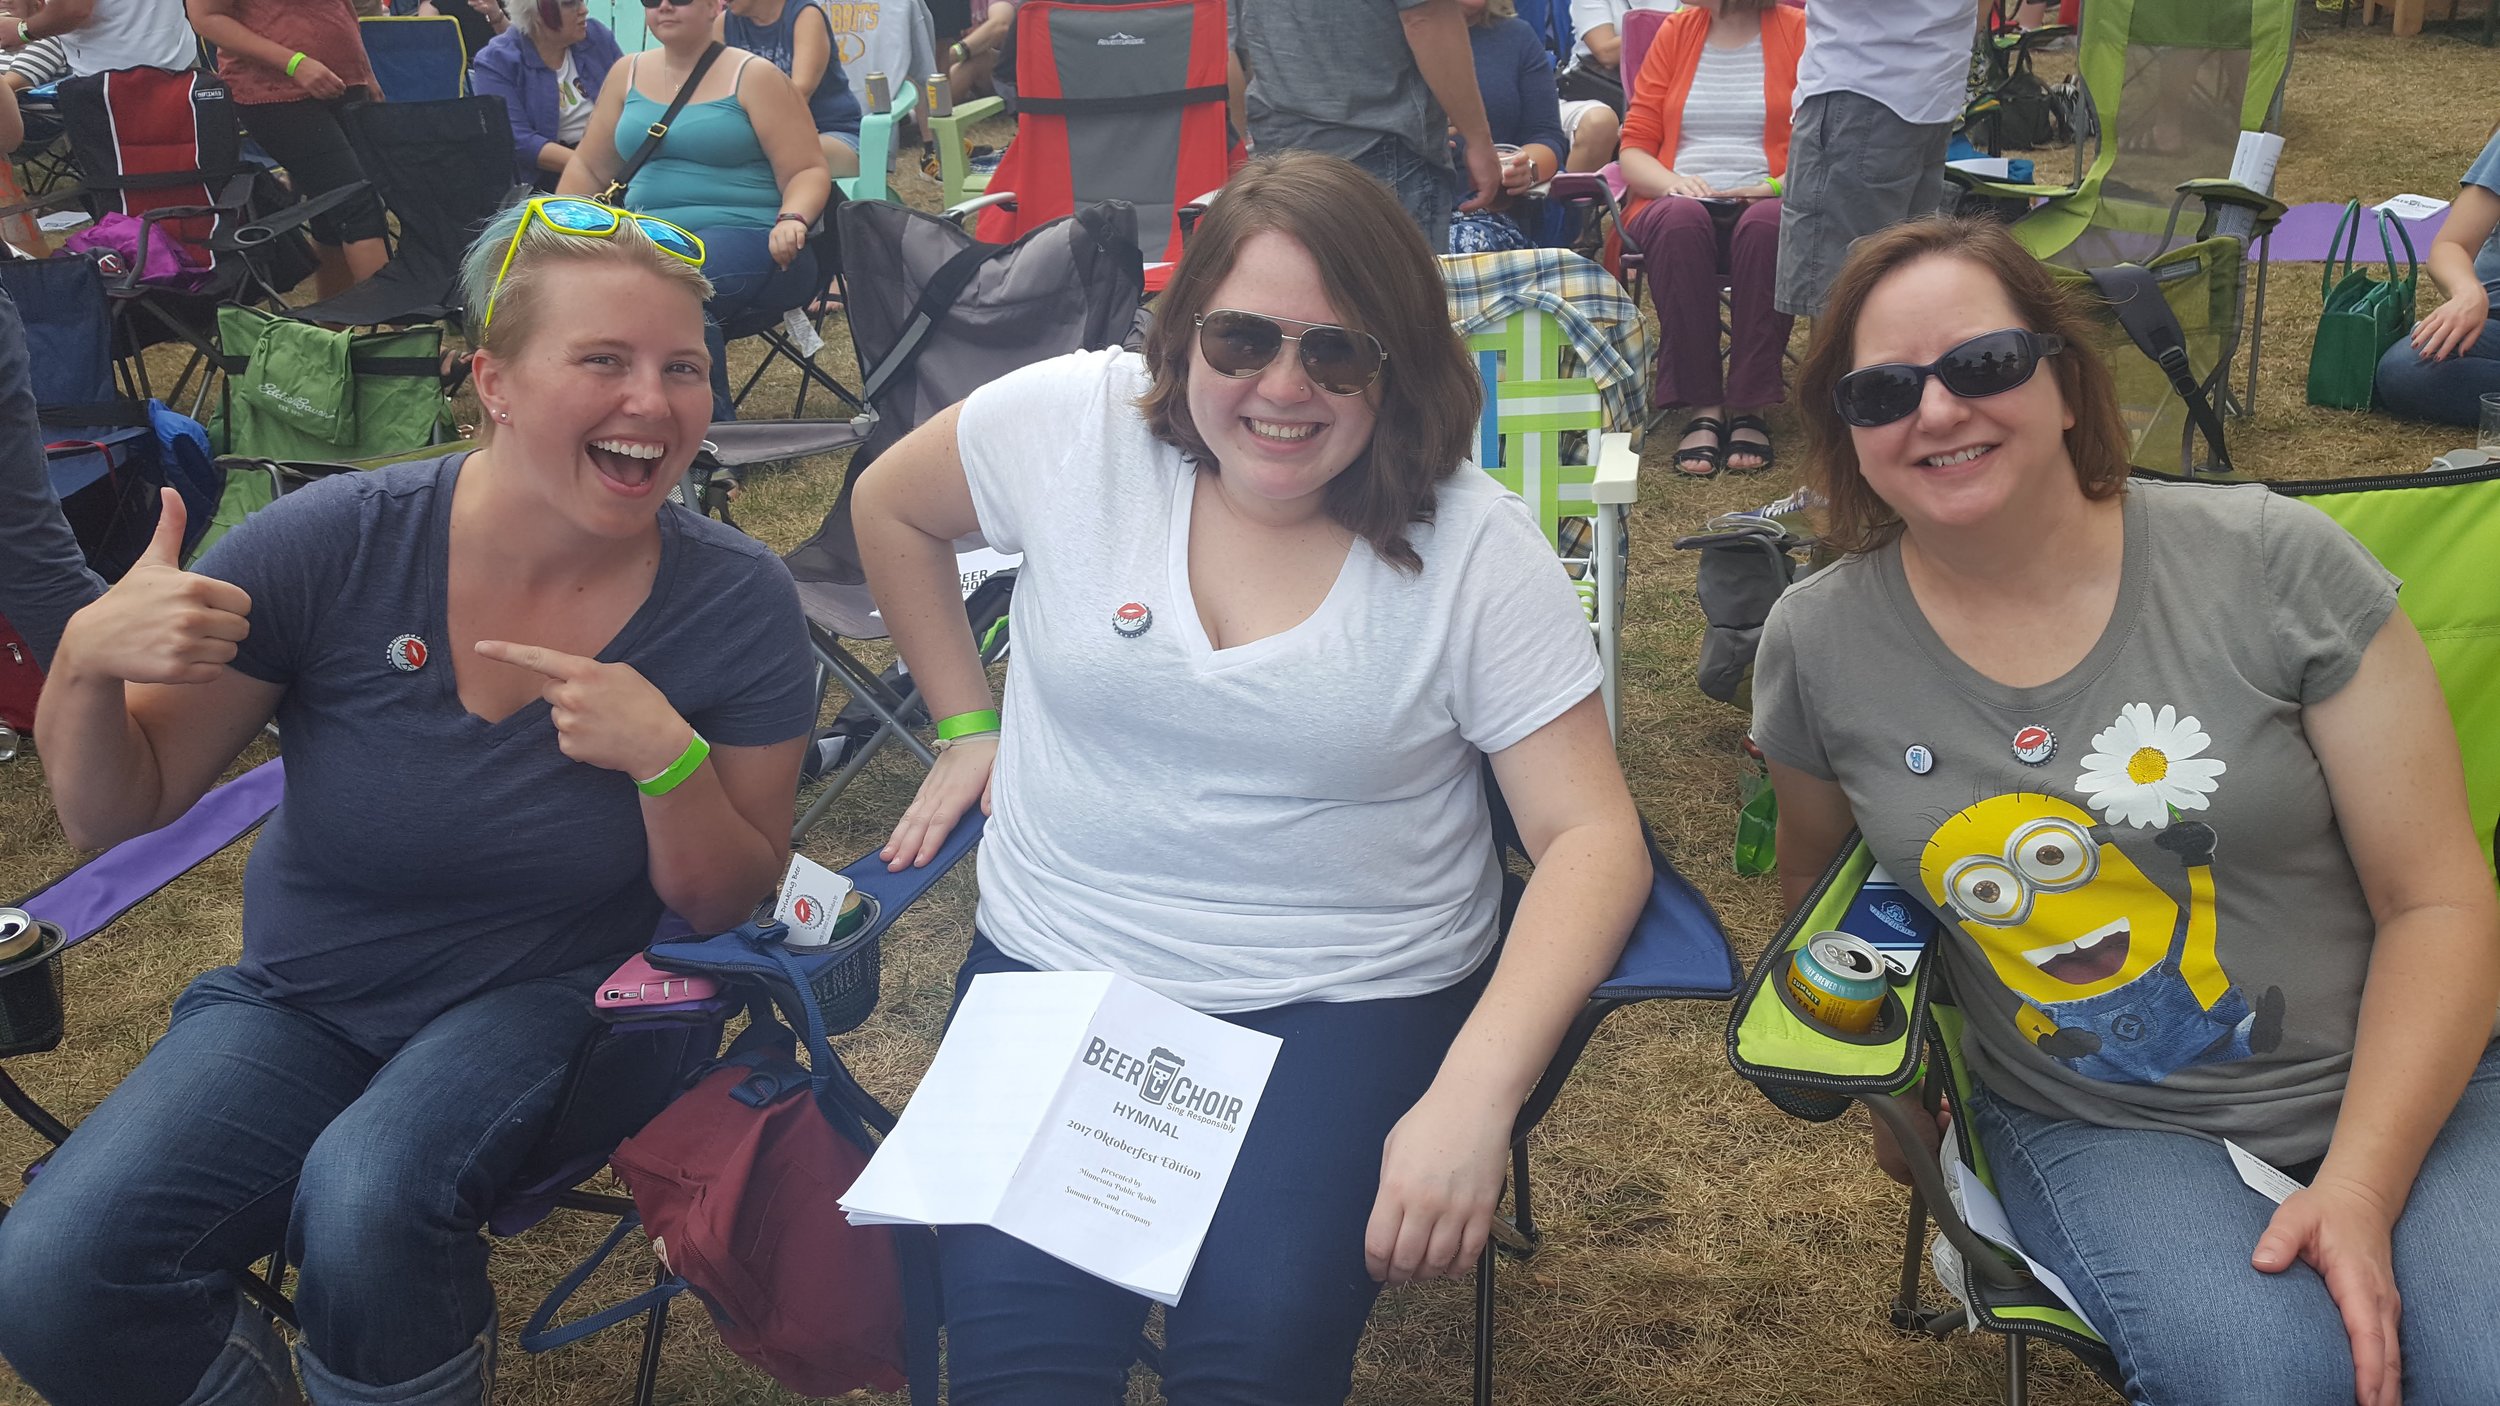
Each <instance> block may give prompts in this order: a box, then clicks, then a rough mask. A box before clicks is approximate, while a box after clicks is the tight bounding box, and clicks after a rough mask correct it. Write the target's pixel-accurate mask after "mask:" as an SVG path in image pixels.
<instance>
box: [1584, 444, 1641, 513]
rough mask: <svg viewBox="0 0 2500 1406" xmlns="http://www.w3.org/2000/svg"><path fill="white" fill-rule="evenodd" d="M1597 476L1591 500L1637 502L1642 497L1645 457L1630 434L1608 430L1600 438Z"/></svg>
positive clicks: (1591, 489) (1590, 494)
mask: <svg viewBox="0 0 2500 1406" xmlns="http://www.w3.org/2000/svg"><path fill="white" fill-rule="evenodd" d="M1595 467H1596V470H1597V472H1596V475H1595V476H1594V477H1593V478H1591V479H1590V480H1589V497H1590V498H1591V499H1593V500H1595V501H1597V502H1600V503H1637V502H1639V501H1640V497H1641V456H1640V452H1639V451H1638V450H1635V449H1634V448H1633V447H1632V436H1631V434H1630V433H1629V432H1628V431H1623V430H1606V431H1603V432H1601V433H1600V434H1599V435H1598V436H1597V463H1596V466H1595Z"/></svg>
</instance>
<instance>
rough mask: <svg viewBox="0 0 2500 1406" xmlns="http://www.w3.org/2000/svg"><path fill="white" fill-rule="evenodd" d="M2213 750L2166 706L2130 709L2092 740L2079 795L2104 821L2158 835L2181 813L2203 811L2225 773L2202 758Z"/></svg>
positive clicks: (2198, 730) (2200, 731)
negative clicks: (2124, 823) (2142, 829)
mask: <svg viewBox="0 0 2500 1406" xmlns="http://www.w3.org/2000/svg"><path fill="white" fill-rule="evenodd" d="M2212 745H2213V739H2212V738H2211V737H2208V736H2206V735H2205V730H2204V728H2202V727H2200V726H2198V725H2197V721H2196V719H2195V718H2194V717H2193V716H2185V715H2182V714H2181V713H2180V712H2179V710H2178V709H2177V708H2174V707H2172V706H2171V705H2169V704H2167V703H2164V704H2163V705H2161V711H2160V712H2159V713H2155V712H2154V711H2153V706H2152V705H2151V704H2149V703H2130V704H2128V705H2127V706H2125V707H2123V708H2121V709H2119V710H2118V720H2117V721H2116V722H2114V723H2111V724H2110V725H2109V726H2107V727H2105V728H2102V729H2101V730H2100V731H2099V732H2098V733H2096V734H2094V735H2093V738H2092V750H2091V751H2090V752H2089V753H2087V754H2086V755H2085V756H2084V759H2083V775H2082V776H2081V777H2079V778H2077V779H2076V781H2075V790H2076V791H2078V792H2080V793H2081V794H2082V795H2083V796H2084V798H2085V799H2086V800H2088V801H2090V802H2091V803H2092V807H2093V808H2094V809H2095V810H2098V811H2099V812H2100V813H2101V818H2102V819H2104V820H2106V821H2108V822H2110V823H2111V824H2116V823H2118V822H2120V821H2124V822H2126V823H2127V824H2129V825H2135V826H2149V827H2151V828H2152V829H2155V830H2159V829H2161V828H2162V827H2164V826H2166V825H2168V824H2169V823H2170V822H2171V819H2172V818H2173V817H2174V816H2176V815H2177V814H2178V813H2179V812H2181V811H2188V810H2203V809H2205V807H2206V805H2207V804H2208V802H2207V800H2206V797H2208V796H2210V795H2212V794H2213V790H2214V786H2215V778H2216V777H2219V776H2221V775H2222V773H2223V770H2224V767H2223V764H2222V762H2221V761H2220V760H2219V759H2216V758H2213V757H2206V756H2201V755H2199V754H2200V753H2202V752H2203V751H2204V750H2205V749H2206V748H2207V747H2209V746H2212Z"/></svg>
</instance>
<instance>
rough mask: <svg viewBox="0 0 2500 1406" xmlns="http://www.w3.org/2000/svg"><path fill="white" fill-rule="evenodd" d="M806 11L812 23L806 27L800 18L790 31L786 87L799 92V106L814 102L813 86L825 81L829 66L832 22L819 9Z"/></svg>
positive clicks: (818, 7)
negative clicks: (812, 13)
mask: <svg viewBox="0 0 2500 1406" xmlns="http://www.w3.org/2000/svg"><path fill="white" fill-rule="evenodd" d="M801 2H802V0H790V3H791V4H794V5H796V4H799V3H801ZM808 8H809V9H810V10H813V11H815V13H816V23H814V24H809V23H807V20H806V17H805V16H803V15H802V16H801V17H800V20H799V23H798V24H797V25H795V26H793V27H792V29H791V31H790V86H791V87H793V88H796V89H798V90H799V100H800V102H801V103H802V104H804V103H808V102H813V101H814V100H815V98H816V85H817V84H819V83H822V82H824V81H825V69H826V67H827V66H828V65H830V64H831V63H832V62H833V21H832V20H831V19H830V18H828V17H827V16H826V15H825V12H824V9H823V8H822V7H821V6H817V5H809V6H808Z"/></svg>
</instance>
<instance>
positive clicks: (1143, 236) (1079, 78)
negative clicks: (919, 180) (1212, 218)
mask: <svg viewBox="0 0 2500 1406" xmlns="http://www.w3.org/2000/svg"><path fill="white" fill-rule="evenodd" d="M1013 42H1014V45H1015V74H1016V139H1015V141H1014V142H1013V143H1011V144H1010V145H1009V146H1008V148H1007V152H1006V155H1004V156H1003V157H1001V158H1000V159H999V163H998V171H997V173H996V174H995V175H993V176H992V177H991V178H990V181H989V184H988V186H987V188H986V189H985V190H984V192H983V193H982V194H981V195H980V196H978V197H977V198H974V199H972V200H969V201H966V202H964V203H963V204H961V205H956V206H952V207H950V209H949V213H950V214H958V215H960V214H964V213H970V212H973V211H978V212H979V220H980V222H979V224H978V225H977V226H976V228H977V230H978V232H979V233H980V236H981V238H982V239H984V240H987V241H988V242H990V243H992V244H1005V243H1008V242H1010V241H1012V240H1014V239H1015V238H1017V237H1018V236H1019V235H1022V234H1024V233H1025V232H1027V231H1029V230H1032V229H1036V228H1038V227H1040V226H1041V225H1042V224H1044V223H1046V222H1048V221H1050V220H1054V219H1057V218H1058V217H1060V216H1062V215H1065V214H1067V213H1068V212H1069V211H1070V210H1071V209H1075V208H1077V207H1080V206H1084V205H1088V204H1092V203H1094V202H1096V201H1102V200H1122V201H1126V202H1128V203H1129V204H1131V205H1133V206H1135V207H1136V208H1137V232H1138V243H1139V246H1140V248H1141V249H1143V251H1144V253H1145V256H1146V262H1147V263H1148V264H1150V265H1153V264H1170V263H1172V262H1174V261H1176V260H1178V259H1179V258H1180V249H1181V241H1182V240H1183V239H1184V238H1185V237H1186V235H1187V232H1188V231H1187V227H1186V225H1185V224H1184V223H1183V219H1182V211H1183V209H1184V208H1185V207H1186V206H1188V205H1189V204H1190V203H1191V202H1193V201H1195V200H1197V199H1198V198H1199V197H1200V196H1203V195H1205V194H1206V193H1207V192H1209V191H1212V190H1215V189H1216V188H1218V187H1220V186H1222V185H1223V184H1224V181H1225V178H1226V177H1227V176H1228V175H1230V174H1231V156H1232V153H1231V151H1230V148H1229V146H1228V143H1227V136H1226V127H1225V108H1224V100H1225V94H1226V91H1227V90H1226V88H1225V59H1224V55H1225V50H1224V6H1223V5H1222V3H1220V0H1142V3H1132V4H1121V5H1110V4H1101V3H1087V0H1028V2H1027V3H1025V4H1023V5H1022V6H1020V7H1019V8H1018V9H1017V11H1016V30H1015V35H1014V40H1013ZM947 150H948V148H947V147H946V146H944V145H941V146H940V147H939V158H940V160H941V161H942V160H944V159H945V156H946V153H947ZM1165 276H1168V273H1166V272H1165V271H1163V270H1155V271H1152V272H1150V273H1149V276H1148V279H1147V284H1146V286H1147V288H1148V289H1149V290H1150V291H1151V290H1153V289H1157V288H1160V287H1161V286H1162V278H1163V277H1165Z"/></svg>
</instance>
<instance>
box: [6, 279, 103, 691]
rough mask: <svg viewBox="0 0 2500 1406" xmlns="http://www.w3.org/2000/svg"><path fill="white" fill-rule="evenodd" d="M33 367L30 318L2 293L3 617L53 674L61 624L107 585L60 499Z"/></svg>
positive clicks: (66, 621) (62, 625)
mask: <svg viewBox="0 0 2500 1406" xmlns="http://www.w3.org/2000/svg"><path fill="white" fill-rule="evenodd" d="M99 335H101V334H99ZM27 367H28V360H27V351H26V324H25V321H24V320H23V319H22V318H21V317H20V316H19V315H18V311H17V304H16V303H15V302H14V301H12V300H11V299H10V298H9V296H8V295H7V294H6V293H0V620H6V621H7V622H8V623H9V624H10V625H12V626H14V627H16V629H17V632H18V633H19V634H20V635H22V636H24V637H25V640H26V644H27V646H28V647H29V648H30V649H32V650H33V651H34V653H35V665H36V667H37V668H43V669H49V668H51V667H52V651H53V650H55V649H57V648H59V647H60V643H61V630H62V627H64V626H66V625H67V624H68V623H69V617H70V616H72V615H74V614H76V613H77V612H78V611H79V610H80V609H81V608H82V607H84V606H85V605H86V604H87V602H89V601H91V600H94V599H95V598H96V597H98V596H100V595H102V594H104V580H103V578H102V577H100V576H97V575H96V574H95V572H94V571H92V570H90V569H88V566H87V555H86V553H85V552H84V551H82V550H80V548H79V546H78V536H77V534H76V533H74V532H72V531H70V526H69V519H68V518H65V517H63V516H61V500H60V499H59V498H57V497H55V496H54V495H53V492H52V475H51V473H50V472H49V470H48V468H47V467H46V465H45V462H44V454H43V442H44V438H45V436H44V433H43V428H42V426H40V425H38V424H37V423H36V422H35V393H34V389H33V386H32V383H31V381H30V380H29V379H28V370H27Z"/></svg>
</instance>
